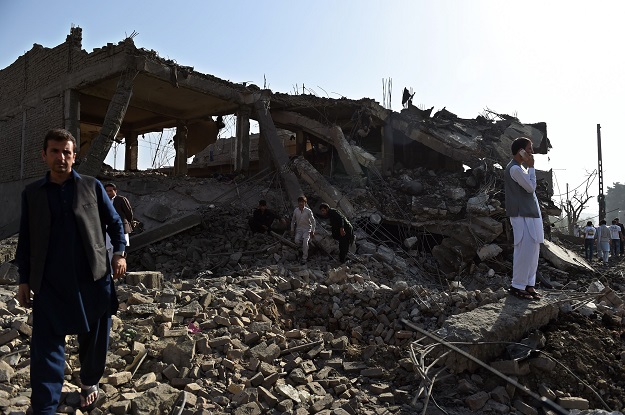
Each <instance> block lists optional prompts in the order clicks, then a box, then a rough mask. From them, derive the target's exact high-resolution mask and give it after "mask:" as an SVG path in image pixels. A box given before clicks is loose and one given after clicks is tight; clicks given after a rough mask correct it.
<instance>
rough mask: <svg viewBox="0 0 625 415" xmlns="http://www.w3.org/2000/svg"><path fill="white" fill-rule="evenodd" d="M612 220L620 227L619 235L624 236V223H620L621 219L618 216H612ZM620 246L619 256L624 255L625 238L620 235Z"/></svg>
mask: <svg viewBox="0 0 625 415" xmlns="http://www.w3.org/2000/svg"><path fill="white" fill-rule="evenodd" d="M614 220H615V221H616V224H617V225H618V226H619V227H620V228H621V235H623V236H625V225H623V224H622V223H621V220H620V219H619V218H614ZM620 245H621V246H620V248H621V256H624V255H625V238H623V237H621V244H620Z"/></svg>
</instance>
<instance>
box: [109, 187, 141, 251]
mask: <svg viewBox="0 0 625 415" xmlns="http://www.w3.org/2000/svg"><path fill="white" fill-rule="evenodd" d="M104 189H106V194H107V195H108V197H109V199H111V203H112V204H113V207H114V208H115V211H116V212H117V214H118V215H119V217H120V218H121V219H122V222H123V224H124V237H125V238H126V246H128V245H130V236H129V235H130V234H131V233H132V221H133V219H134V216H133V213H132V206H130V202H129V201H128V199H127V198H125V197H124V196H121V195H118V194H117V186H115V184H113V183H107V184H105V185H104Z"/></svg>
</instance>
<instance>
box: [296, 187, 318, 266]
mask: <svg viewBox="0 0 625 415" xmlns="http://www.w3.org/2000/svg"><path fill="white" fill-rule="evenodd" d="M307 202H308V200H307V199H306V196H300V197H298V198H297V204H298V206H297V207H296V208H295V211H294V212H293V218H292V219H291V233H292V234H293V235H295V238H294V240H295V243H296V244H298V245H299V243H300V242H301V243H302V263H306V261H307V260H308V243H309V242H310V238H312V237H313V236H315V226H316V222H315V215H314V214H313V212H312V210H310V208H309V207H308V206H306V203H307Z"/></svg>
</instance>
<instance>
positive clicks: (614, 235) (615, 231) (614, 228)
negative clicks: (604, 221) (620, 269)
mask: <svg viewBox="0 0 625 415" xmlns="http://www.w3.org/2000/svg"><path fill="white" fill-rule="evenodd" d="M608 227H609V228H610V238H611V239H612V246H611V248H612V256H613V257H614V258H616V257H618V256H619V255H621V237H622V234H621V227H620V226H618V224H617V223H616V219H613V220H612V225H610V226H608Z"/></svg>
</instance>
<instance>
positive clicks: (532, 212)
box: [16, 129, 625, 415]
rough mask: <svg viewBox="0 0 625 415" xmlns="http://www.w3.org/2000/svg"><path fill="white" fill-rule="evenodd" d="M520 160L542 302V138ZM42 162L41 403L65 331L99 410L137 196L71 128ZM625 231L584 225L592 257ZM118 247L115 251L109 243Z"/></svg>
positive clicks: (29, 213) (520, 146)
mask: <svg viewBox="0 0 625 415" xmlns="http://www.w3.org/2000/svg"><path fill="white" fill-rule="evenodd" d="M511 150H512V160H511V161H510V162H509V163H508V165H507V166H506V168H505V171H504V184H505V199H506V212H507V215H508V217H509V220H510V223H511V225H512V229H513V232H514V254H513V269H512V282H511V286H510V288H509V292H510V293H511V294H512V295H514V296H516V297H519V298H523V299H528V300H532V299H538V298H540V297H541V296H540V294H539V292H538V291H537V290H536V273H537V267H538V256H539V250H540V244H541V243H542V242H544V230H543V222H542V216H541V212H540V207H539V205H538V199H537V197H536V193H535V191H536V172H535V169H534V156H533V153H534V152H533V146H532V142H531V141H530V140H529V139H528V138H525V137H521V138H517V139H516V140H514V141H513V143H512V146H511ZM41 154H42V159H43V161H44V162H45V163H46V164H47V166H48V168H49V171H48V173H47V174H46V175H45V177H43V178H42V179H41V180H39V181H37V182H34V183H32V184H30V185H28V186H27V187H26V188H25V190H24V191H23V193H22V211H21V221H20V233H19V242H18V247H17V254H16V260H17V264H18V267H19V288H18V293H17V300H18V301H19V303H20V305H21V306H23V307H32V309H33V310H32V313H33V332H32V338H31V353H30V370H31V387H32V395H31V404H32V409H33V414H35V415H52V414H54V413H55V412H56V409H57V406H58V404H59V400H60V396H61V388H62V385H63V381H64V371H65V336H66V335H68V334H77V339H78V344H79V359H80V365H81V368H80V374H79V376H80V381H81V389H80V396H81V407H82V409H83V410H89V409H90V408H92V407H93V405H94V404H95V402H96V401H97V400H98V397H99V395H100V390H99V387H98V384H99V381H100V379H101V377H102V375H103V374H104V367H105V362H106V354H107V349H108V342H109V332H110V328H111V316H112V315H113V314H115V312H116V310H117V307H118V301H117V296H116V293H115V285H114V281H115V280H116V279H118V278H121V277H122V276H123V275H124V274H125V272H126V252H125V251H126V247H127V246H128V245H129V243H130V239H129V234H130V233H131V232H132V224H133V214H132V208H131V206H130V203H129V202H128V199H126V198H124V197H122V196H120V195H118V194H117V187H116V186H115V185H114V184H113V183H107V184H106V185H104V186H103V185H102V184H101V183H100V182H99V181H98V180H97V179H95V178H93V177H89V176H86V175H80V174H78V173H77V172H76V171H75V170H74V169H73V165H74V162H75V160H76V140H75V139H74V137H73V136H72V135H71V133H69V132H68V131H67V130H63V129H54V130H51V131H49V132H48V133H47V135H46V136H45V139H44V142H43V150H42V153H41ZM307 202H308V200H307V199H306V197H305V196H300V197H299V198H298V200H297V205H298V206H297V208H295V210H294V211H293V215H292V218H291V226H290V230H291V234H292V236H293V238H294V241H295V243H296V244H298V245H301V248H302V250H301V252H302V255H301V261H302V262H303V263H305V262H306V261H307V260H308V253H309V243H310V240H311V238H312V237H313V236H314V235H315V230H316V225H317V224H316V220H315V215H314V213H313V211H312V210H311V209H310V208H309V207H308V205H307ZM319 216H321V217H323V218H327V219H329V221H330V224H331V227H332V237H333V238H334V239H335V240H337V241H338V245H339V261H340V262H341V263H344V262H345V261H346V259H347V254H348V251H349V246H350V245H351V244H352V243H353V241H354V229H353V226H352V224H351V223H350V222H349V220H348V219H347V218H346V217H345V215H344V214H343V213H342V212H341V211H340V210H338V209H335V208H331V207H330V206H329V205H328V204H326V203H322V204H321V205H320V207H319ZM276 220H280V221H281V222H283V223H284V224H286V221H285V220H284V219H281V218H280V217H279V216H278V215H277V214H275V213H274V212H273V211H271V210H270V209H268V207H267V202H266V201H265V200H261V201H259V203H258V208H257V209H255V211H254V213H253V215H252V217H251V218H250V220H249V225H250V228H251V230H252V231H253V232H271V231H272V226H273V223H274V222H275V221H276ZM624 234H625V228H623V225H622V224H620V223H619V222H618V220H615V221H613V226H611V227H607V226H606V224H605V221H602V223H601V225H600V226H599V227H598V228H594V227H593V226H592V223H591V222H589V223H588V226H587V227H586V228H585V229H584V235H585V238H586V239H587V240H590V241H591V242H587V244H586V249H587V251H586V252H587V258H588V257H590V258H592V250H593V246H594V241H595V240H596V242H597V246H598V248H599V249H600V250H601V252H602V255H603V259H604V261H607V256H606V255H607V252H608V251H609V246H611V247H612V250H613V255H617V253H618V254H620V255H622V253H623V246H622V244H621V243H620V242H621V241H622V240H623V235H624ZM107 249H108V250H107Z"/></svg>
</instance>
